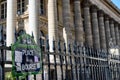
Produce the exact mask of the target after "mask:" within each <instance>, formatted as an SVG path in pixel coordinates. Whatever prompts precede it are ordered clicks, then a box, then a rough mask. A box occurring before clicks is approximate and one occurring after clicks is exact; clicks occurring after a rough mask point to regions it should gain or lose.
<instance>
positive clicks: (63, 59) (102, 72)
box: [0, 39, 120, 80]
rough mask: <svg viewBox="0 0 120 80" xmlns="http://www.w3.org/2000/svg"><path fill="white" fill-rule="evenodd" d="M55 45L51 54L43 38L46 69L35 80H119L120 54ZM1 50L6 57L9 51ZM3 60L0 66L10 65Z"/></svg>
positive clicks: (62, 44)
mask: <svg viewBox="0 0 120 80" xmlns="http://www.w3.org/2000/svg"><path fill="white" fill-rule="evenodd" d="M52 43H53V51H52V52H50V50H49V49H50V48H49V41H48V40H46V41H43V40H42V39H40V48H41V51H42V65H43V66H42V74H40V75H39V76H37V78H34V79H35V80H39V79H38V78H39V77H41V79H40V80H120V56H119V55H117V56H116V55H113V54H112V55H111V54H110V53H109V52H108V51H105V50H97V49H94V48H90V47H87V46H80V45H78V44H76V43H74V44H68V45H67V46H66V44H65V43H63V42H60V41H58V42H56V41H53V42H52ZM0 49H1V54H4V55H5V54H6V50H10V48H7V47H2V46H1V47H0ZM3 60H4V62H3V61H1V65H3V63H4V64H11V61H5V59H3ZM3 69H4V66H3ZM3 71H4V70H3ZM3 74H4V73H3ZM3 80H4V78H3Z"/></svg>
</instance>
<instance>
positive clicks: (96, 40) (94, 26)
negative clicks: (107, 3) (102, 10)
mask: <svg viewBox="0 0 120 80" xmlns="http://www.w3.org/2000/svg"><path fill="white" fill-rule="evenodd" d="M91 8H92V13H91V15H92V16H91V20H92V31H93V32H92V33H93V47H94V48H96V49H100V38H99V28H98V17H97V8H96V6H92V7H91Z"/></svg>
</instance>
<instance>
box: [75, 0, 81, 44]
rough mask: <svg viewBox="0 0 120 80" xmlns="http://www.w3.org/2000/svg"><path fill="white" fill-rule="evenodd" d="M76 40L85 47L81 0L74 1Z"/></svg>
mask: <svg viewBox="0 0 120 80" xmlns="http://www.w3.org/2000/svg"><path fill="white" fill-rule="evenodd" d="M74 15H75V17H74V22H75V40H76V41H77V42H78V43H79V44H80V45H83V24H82V17H81V7H80V0H74Z"/></svg>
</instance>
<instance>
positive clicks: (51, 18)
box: [48, 0, 58, 52]
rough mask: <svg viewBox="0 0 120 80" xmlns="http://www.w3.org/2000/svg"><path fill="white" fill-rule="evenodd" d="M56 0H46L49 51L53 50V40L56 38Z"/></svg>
mask: <svg viewBox="0 0 120 80" xmlns="http://www.w3.org/2000/svg"><path fill="white" fill-rule="evenodd" d="M56 4H57V3H56V0H48V38H49V45H50V51H51V52H53V40H57V35H58V34H57V15H56V14H57V9H56V8H57V6H56Z"/></svg>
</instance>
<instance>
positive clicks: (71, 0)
mask: <svg viewBox="0 0 120 80" xmlns="http://www.w3.org/2000/svg"><path fill="white" fill-rule="evenodd" d="M0 25H1V26H3V27H4V36H6V45H7V46H10V45H11V43H13V42H14V31H15V29H17V32H19V31H21V30H23V29H24V30H25V31H26V32H27V33H29V34H32V33H33V34H34V36H35V41H36V42H39V41H38V40H39V38H40V37H41V36H42V38H49V41H50V42H51V41H52V40H56V41H57V40H61V41H65V42H66V43H71V42H73V41H77V42H78V43H79V44H81V45H87V46H89V47H93V48H97V49H107V48H109V41H110V39H112V41H113V43H114V45H118V46H119V44H120V43H119V42H120V39H119V33H120V30H119V25H120V10H119V9H118V8H117V7H116V6H115V5H114V4H113V3H112V2H111V1H109V0H1V1H0ZM10 36H11V37H10ZM51 46H52V45H51Z"/></svg>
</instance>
